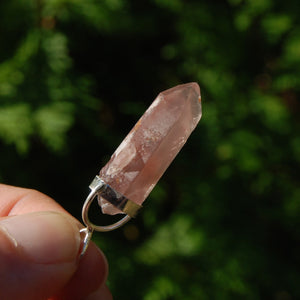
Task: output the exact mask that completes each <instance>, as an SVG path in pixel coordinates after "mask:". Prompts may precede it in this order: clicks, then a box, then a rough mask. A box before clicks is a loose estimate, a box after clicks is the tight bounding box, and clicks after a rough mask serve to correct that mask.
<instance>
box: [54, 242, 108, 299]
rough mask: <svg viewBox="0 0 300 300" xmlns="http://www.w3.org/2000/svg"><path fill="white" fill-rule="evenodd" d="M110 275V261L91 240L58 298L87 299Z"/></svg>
mask: <svg viewBox="0 0 300 300" xmlns="http://www.w3.org/2000/svg"><path fill="white" fill-rule="evenodd" d="M107 276H108V263H107V260H106V257H105V255H104V254H103V252H102V251H101V250H100V249H99V248H98V247H97V246H96V245H95V244H94V243H93V242H91V243H90V245H89V247H88V249H87V251H86V252H85V254H84V256H83V257H82V258H81V259H80V260H79V264H78V268H77V271H76V272H75V274H74V275H73V277H72V278H71V280H70V281H69V282H68V284H67V285H66V286H65V287H64V288H63V289H62V292H61V293H60V295H59V297H58V298H57V299H64V300H69V299H70V300H71V299H72V300H76V299H85V298H86V297H87V296H88V295H90V294H92V293H93V292H94V291H96V290H98V289H99V287H101V286H103V285H104V283H105V281H106V279H107Z"/></svg>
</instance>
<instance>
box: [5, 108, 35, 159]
mask: <svg viewBox="0 0 300 300" xmlns="http://www.w3.org/2000/svg"><path fill="white" fill-rule="evenodd" d="M32 132H33V124H32V121H31V113H30V108H29V105H27V104H25V103H22V104H16V105H10V106H4V107H0V138H1V139H2V140H3V141H4V142H5V143H8V144H14V145H15V146H16V148H17V150H18V151H19V152H20V153H22V154H23V153H24V152H26V151H27V150H28V147H29V144H30V142H29V140H28V138H29V137H30V135H31V134H32Z"/></svg>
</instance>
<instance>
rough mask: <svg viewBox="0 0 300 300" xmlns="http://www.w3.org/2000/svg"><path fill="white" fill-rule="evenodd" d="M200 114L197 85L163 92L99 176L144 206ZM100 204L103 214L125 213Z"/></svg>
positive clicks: (179, 86) (189, 84)
mask: <svg viewBox="0 0 300 300" xmlns="http://www.w3.org/2000/svg"><path fill="white" fill-rule="evenodd" d="M201 114H202V109H201V96H200V88H199V86H198V84H197V83H195V82H192V83H187V84H182V85H178V86H176V87H173V88H171V89H169V90H166V91H164V92H162V93H160V94H159V95H158V96H157V98H156V99H155V100H154V102H153V103H152V104H151V106H150V107H149V108H148V109H147V111H146V112H145V113H144V115H143V116H142V117H141V119H140V120H139V121H138V122H137V123H136V125H135V126H134V127H133V129H132V130H131V131H130V132H129V134H128V135H127V136H126V138H125V139H124V140H123V142H122V143H121V144H120V146H119V147H118V148H117V150H116V151H115V153H114V154H113V155H112V157H111V159H110V160H109V162H108V163H107V164H106V165H105V166H104V167H103V168H102V169H101V171H100V177H101V178H102V179H103V181H105V182H106V183H107V184H109V185H110V186H111V187H112V188H114V189H115V190H116V191H117V192H118V193H121V194H123V195H124V196H125V197H127V198H128V199H130V200H131V201H133V202H135V203H137V204H139V205H141V204H142V203H143V202H144V200H145V199H146V197H147V196H148V195H149V193H150V192H151V190H152V189H153V188H154V186H155V184H156V183H157V181H158V180H159V179H160V177H161V176H162V175H163V173H164V172H165V170H166V169H167V168H168V166H169V165H170V163H171V162H172V160H173V159H174V158H175V156H176V155H177V153H178V152H179V151H180V149H181V148H182V146H183V145H184V144H185V142H186V140H187V139H188V137H189V135H190V134H191V132H192V131H193V130H194V128H195V127H196V125H197V123H198V122H199V120H200V118H201ZM99 205H100V206H101V208H102V211H103V213H106V214H116V213H122V212H121V211H120V210H118V209H117V208H116V207H114V206H113V205H112V204H110V203H109V202H107V201H106V200H105V199H103V198H101V197H99Z"/></svg>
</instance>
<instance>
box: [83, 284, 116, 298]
mask: <svg viewBox="0 0 300 300" xmlns="http://www.w3.org/2000/svg"><path fill="white" fill-rule="evenodd" d="M85 300H113V297H112V294H111V292H110V290H109V289H108V287H107V285H106V284H104V285H102V286H101V287H100V288H99V289H98V290H97V291H95V292H93V293H92V294H91V295H89V296H88V297H87V298H86V299H85Z"/></svg>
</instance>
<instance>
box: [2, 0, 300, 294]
mask: <svg viewBox="0 0 300 300" xmlns="http://www.w3.org/2000/svg"><path fill="white" fill-rule="evenodd" d="M299 16H300V3H299V1H298V0H287V1H272V0H214V1H202V0H198V1H197V0H194V1H191V0H190V1H187V0H186V1H184V0H172V1H169V0H145V1H141V0H101V1H100V0H98V1H97V0H47V1H46V0H32V1H28V0H10V1H1V2H0V145H1V147H0V157H1V159H0V181H1V182H3V183H6V184H11V185H18V186H23V187H29V188H34V189H38V190H40V191H42V192H44V193H46V194H49V195H50V196H52V197H53V198H54V199H56V200H57V201H58V202H59V203H61V204H62V205H63V206H64V207H65V208H66V209H67V210H69V211H70V212H71V213H72V214H73V215H75V216H76V217H78V218H80V213H81V207H82V203H83V201H84V199H85V197H86V195H87V193H88V185H89V183H90V181H91V180H92V179H93V177H94V175H96V174H97V173H98V171H99V169H100V168H101V166H103V165H104V164H105V163H106V162H107V161H108V159H109V157H110V155H111V154H112V153H113V151H114V150H115V148H116V147H117V146H118V144H119V143H120V142H121V140H122V139H123V138H124V137H125V135H126V134H127V133H128V131H129V130H130V129H131V127H132V126H133V125H134V124H135V122H136V121H137V119H138V118H139V117H140V115H141V114H142V113H143V112H144V110H145V109H146V108H147V107H148V105H149V104H150V103H151V102H152V100H153V99H154V98H155V96H156V95H157V94H158V93H159V92H160V91H162V90H165V89H167V88H170V87H172V86H174V85H177V84H181V83H184V82H190V81H196V82H198V83H199V84H200V86H201V91H202V104H203V117H202V120H201V122H200V123H199V126H198V127H197V129H196V130H195V132H194V133H193V134H192V136H191V138H190V139H189V140H188V142H187V144H186V145H185V146H184V148H183V150H182V152H181V153H180V154H179V155H178V156H177V158H176V160H175V161H174V162H173V164H172V165H171V167H170V168H169V169H168V171H167V173H166V174H165V175H164V176H163V178H162V180H161V181H160V182H159V184H158V185H157V187H156V188H155V189H154V190H153V192H152V193H151V195H150V197H149V198H148V200H147V201H146V203H145V205H144V209H143V211H142V213H141V214H140V215H139V216H138V217H137V218H136V219H135V220H133V221H131V222H130V223H128V224H127V225H126V226H124V227H123V228H121V229H119V230H117V231H114V232H111V233H103V234H98V235H96V236H95V241H96V242H97V243H98V244H99V246H100V247H101V248H102V249H103V250H104V252H105V253H106V255H107V257H108V260H109V262H110V275H109V281H108V284H109V287H110V289H111V290H112V292H113V294H114V296H115V299H124V300H126V299H131V300H134V299H144V300H167V299H180V300H182V299H276V300H285V299H300V256H299V255H300V244H299V241H300V185H299V163H300V136H299V132H300V130H299V108H300V105H299V92H300V17H299ZM0 196H1V195H0ZM95 209H96V210H97V208H95Z"/></svg>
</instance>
